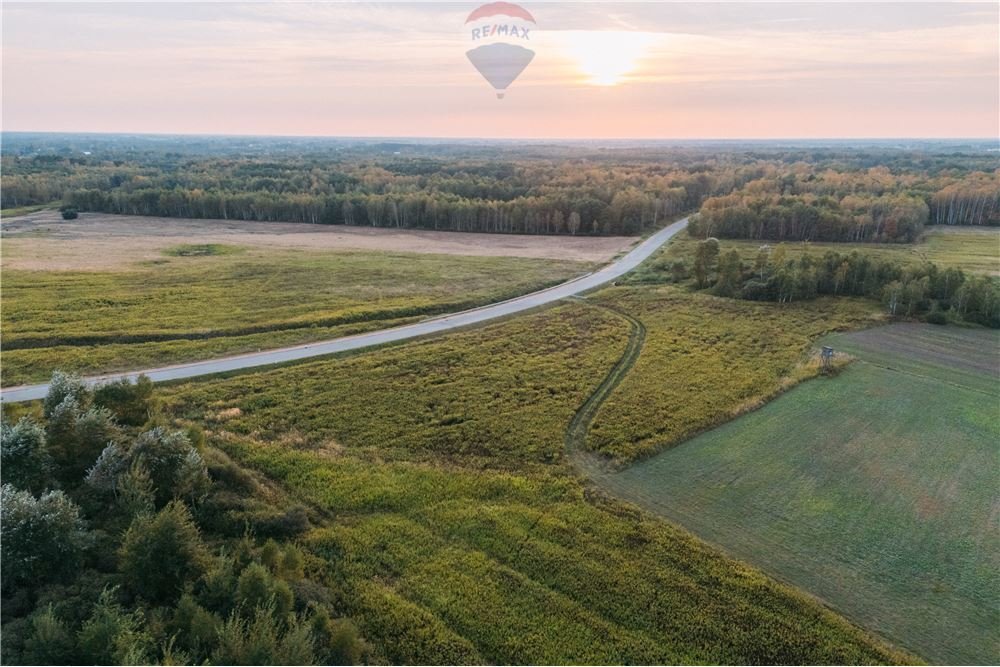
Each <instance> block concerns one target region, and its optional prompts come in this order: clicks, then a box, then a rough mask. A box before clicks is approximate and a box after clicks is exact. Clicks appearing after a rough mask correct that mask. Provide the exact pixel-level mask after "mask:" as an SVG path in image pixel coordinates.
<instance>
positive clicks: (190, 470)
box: [0, 373, 366, 665]
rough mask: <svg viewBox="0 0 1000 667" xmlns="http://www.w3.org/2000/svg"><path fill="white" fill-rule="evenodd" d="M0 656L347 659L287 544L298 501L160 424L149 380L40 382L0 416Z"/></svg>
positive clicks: (325, 598) (190, 435) (40, 660)
mask: <svg viewBox="0 0 1000 667" xmlns="http://www.w3.org/2000/svg"><path fill="white" fill-rule="evenodd" d="M2 431H3V450H2V456H3V460H2V468H0V477H2V483H3V487H2V505H0V511H2V520H0V531H2V536H0V537H2V540H3V551H2V552H0V553H2V566H3V572H4V576H3V618H4V625H3V645H2V661H3V663H4V664H35V665H60V664H149V663H157V664H205V663H206V662H207V663H211V664H354V663H357V662H359V661H361V660H363V659H365V651H366V648H365V643H364V641H363V640H362V639H361V638H360V637H359V636H358V632H357V630H356V629H355V627H354V625H353V624H352V623H351V622H350V621H349V620H347V619H345V618H337V616H338V614H337V611H338V607H337V604H336V593H335V591H334V590H332V589H331V588H330V587H329V586H328V585H327V584H326V583H324V582H323V581H317V580H315V579H314V578H311V577H310V576H309V574H307V573H308V571H309V570H310V569H311V567H310V564H309V562H308V560H307V559H306V557H305V555H304V553H303V552H302V550H301V549H300V548H299V547H298V546H296V545H295V544H294V543H292V542H291V541H290V540H291V539H292V538H294V537H296V536H298V535H300V534H302V533H303V532H305V531H306V530H308V529H309V528H310V525H311V524H310V517H309V510H308V509H307V508H305V507H304V506H302V505H300V504H296V503H293V502H290V501H288V500H287V499H284V498H283V497H282V496H281V494H280V493H279V492H278V491H277V490H276V489H274V488H270V487H269V486H268V485H267V483H266V482H264V481H263V480H261V479H259V478H258V477H257V476H255V475H253V474H252V473H250V472H249V471H246V470H244V469H242V468H240V467H239V466H238V465H237V464H235V463H234V462H233V461H231V460H230V459H229V458H228V457H227V456H226V455H225V454H224V453H223V452H221V451H220V450H218V449H215V448H212V447H209V446H207V445H206V444H205V437H204V434H203V432H202V431H201V430H200V428H198V427H191V428H189V429H180V430H178V429H176V428H171V427H169V426H167V425H166V423H165V422H164V420H163V418H162V417H161V416H160V413H159V410H158V402H157V398H156V396H155V395H154V392H153V386H152V383H151V382H150V381H149V380H148V379H145V378H140V380H139V382H138V383H134V384H133V383H129V382H128V381H121V382H113V383H110V384H105V385H103V386H101V387H99V388H97V389H92V388H88V387H86V386H85V385H84V384H83V383H82V382H81V381H80V380H79V379H78V378H75V377H73V376H70V375H64V374H62V373H56V374H54V375H53V377H52V383H51V388H50V390H49V393H48V396H47V397H46V398H45V400H44V402H43V405H42V406H41V411H40V414H38V413H36V412H34V411H31V412H29V413H28V414H23V415H20V417H19V418H17V419H14V418H11V419H9V420H8V419H7V418H6V417H5V419H4V421H3V423H2Z"/></svg>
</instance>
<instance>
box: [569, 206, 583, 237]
mask: <svg viewBox="0 0 1000 667" xmlns="http://www.w3.org/2000/svg"><path fill="white" fill-rule="evenodd" d="M567 228H568V230H569V233H570V234H576V233H577V232H579V231H580V214H579V213H577V212H576V211H573V212H572V213H570V214H569V222H568V224H567Z"/></svg>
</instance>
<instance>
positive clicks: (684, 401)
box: [587, 286, 881, 462]
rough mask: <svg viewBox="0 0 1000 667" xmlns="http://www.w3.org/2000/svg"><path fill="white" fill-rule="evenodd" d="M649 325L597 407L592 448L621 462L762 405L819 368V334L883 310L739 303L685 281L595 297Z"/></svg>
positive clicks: (856, 305) (824, 301)
mask: <svg viewBox="0 0 1000 667" xmlns="http://www.w3.org/2000/svg"><path fill="white" fill-rule="evenodd" d="M592 298H593V299H594V300H596V301H597V302H598V303H602V304H606V305H609V306H613V307H615V308H617V309H619V310H622V311H624V312H627V313H628V314H629V315H631V316H633V317H635V318H637V319H638V320H640V321H641V322H642V323H643V324H644V325H645V326H646V330H647V331H646V340H645V344H644V345H643V348H642V352H641V353H640V354H639V358H638V360H637V361H636V363H635V365H634V366H633V367H632V369H631V370H630V371H629V374H628V375H627V376H626V377H625V379H624V380H622V382H621V384H620V385H619V386H618V387H617V388H616V389H615V391H614V392H613V393H612V394H611V396H610V397H609V398H608V400H607V401H606V402H605V403H604V405H603V406H602V407H601V409H600V411H599V412H598V413H597V416H596V418H595V420H594V422H593V424H592V426H591V430H590V433H589V434H588V439H587V446H588V448H589V449H591V450H593V451H596V452H599V453H601V454H605V455H607V456H610V457H613V458H615V459H617V460H618V461H619V462H627V461H631V460H634V459H637V458H641V457H645V456H649V455H650V454H653V453H655V452H657V451H659V450H661V449H664V448H666V447H670V446H672V445H675V444H677V443H679V442H682V441H684V440H686V439H687V438H690V437H691V436H693V435H695V434H697V433H699V432H701V431H704V430H706V429H709V428H712V427H714V426H717V425H718V424H721V423H722V422H725V421H728V420H729V419H732V418H733V417H734V416H736V415H738V414H740V413H742V412H745V411H746V410H749V409H752V408H754V407H757V406H758V405H760V404H761V403H762V402H763V401H764V400H766V399H767V398H770V397H771V396H773V395H775V394H777V393H779V392H781V391H782V390H784V389H786V388H788V387H789V386H791V385H793V384H794V383H795V382H797V381H799V380H802V379H804V378H807V377H811V376H813V375H815V373H816V372H817V368H816V366H815V364H811V363H809V362H810V359H809V354H808V351H809V349H810V346H811V344H812V342H813V341H815V339H816V338H817V337H819V336H821V335H823V334H825V333H828V332H830V331H834V330H838V329H856V328H859V327H861V326H864V325H868V324H872V323H874V322H876V321H878V319H879V318H880V317H881V316H880V315H879V314H878V313H877V312H876V311H877V306H875V305H874V304H872V303H870V302H868V301H864V300H859V299H830V298H821V299H817V300H815V301H811V302H800V303H790V304H773V303H756V302H749V301H737V300H733V299H726V298H721V297H714V296H709V295H706V294H691V293H688V292H687V291H686V290H684V289H682V288H675V287H669V286H661V287H652V286H644V287H620V288H612V289H606V290H603V291H601V292H599V293H598V294H597V295H595V296H594V297H592Z"/></svg>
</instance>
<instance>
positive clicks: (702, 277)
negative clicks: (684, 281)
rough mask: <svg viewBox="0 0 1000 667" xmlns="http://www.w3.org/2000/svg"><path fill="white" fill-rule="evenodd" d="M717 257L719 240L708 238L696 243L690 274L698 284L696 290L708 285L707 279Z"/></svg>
mask: <svg viewBox="0 0 1000 667" xmlns="http://www.w3.org/2000/svg"><path fill="white" fill-rule="evenodd" d="M718 257H719V240H718V239H714V238H708V239H705V240H704V241H701V242H700V243H698V245H697V246H696V247H695V252H694V267H693V269H692V272H693V273H694V278H695V280H696V281H697V283H698V288H699V289H700V288H703V287H705V286H706V285H708V279H709V276H710V275H711V272H712V269H713V268H714V267H715V263H716V260H717V259H718Z"/></svg>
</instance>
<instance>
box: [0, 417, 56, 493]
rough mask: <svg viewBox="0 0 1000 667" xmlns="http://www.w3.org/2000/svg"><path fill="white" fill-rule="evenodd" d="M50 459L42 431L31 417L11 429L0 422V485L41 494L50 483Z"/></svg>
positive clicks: (51, 471)
mask: <svg viewBox="0 0 1000 667" xmlns="http://www.w3.org/2000/svg"><path fill="white" fill-rule="evenodd" d="M52 473H53V467H52V457H51V456H49V452H48V449H46V447H45V431H44V430H43V429H42V427H41V426H39V425H38V424H37V423H36V422H35V421H34V420H33V419H32V418H31V417H22V418H21V419H20V420H19V421H18V422H17V424H15V425H13V426H11V425H10V424H9V423H7V422H6V421H3V422H0V483H3V484H12V485H14V486H15V487H17V488H19V489H26V490H28V491H31V492H32V493H41V492H42V491H44V490H46V488H47V487H49V486H50V485H51V483H52Z"/></svg>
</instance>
